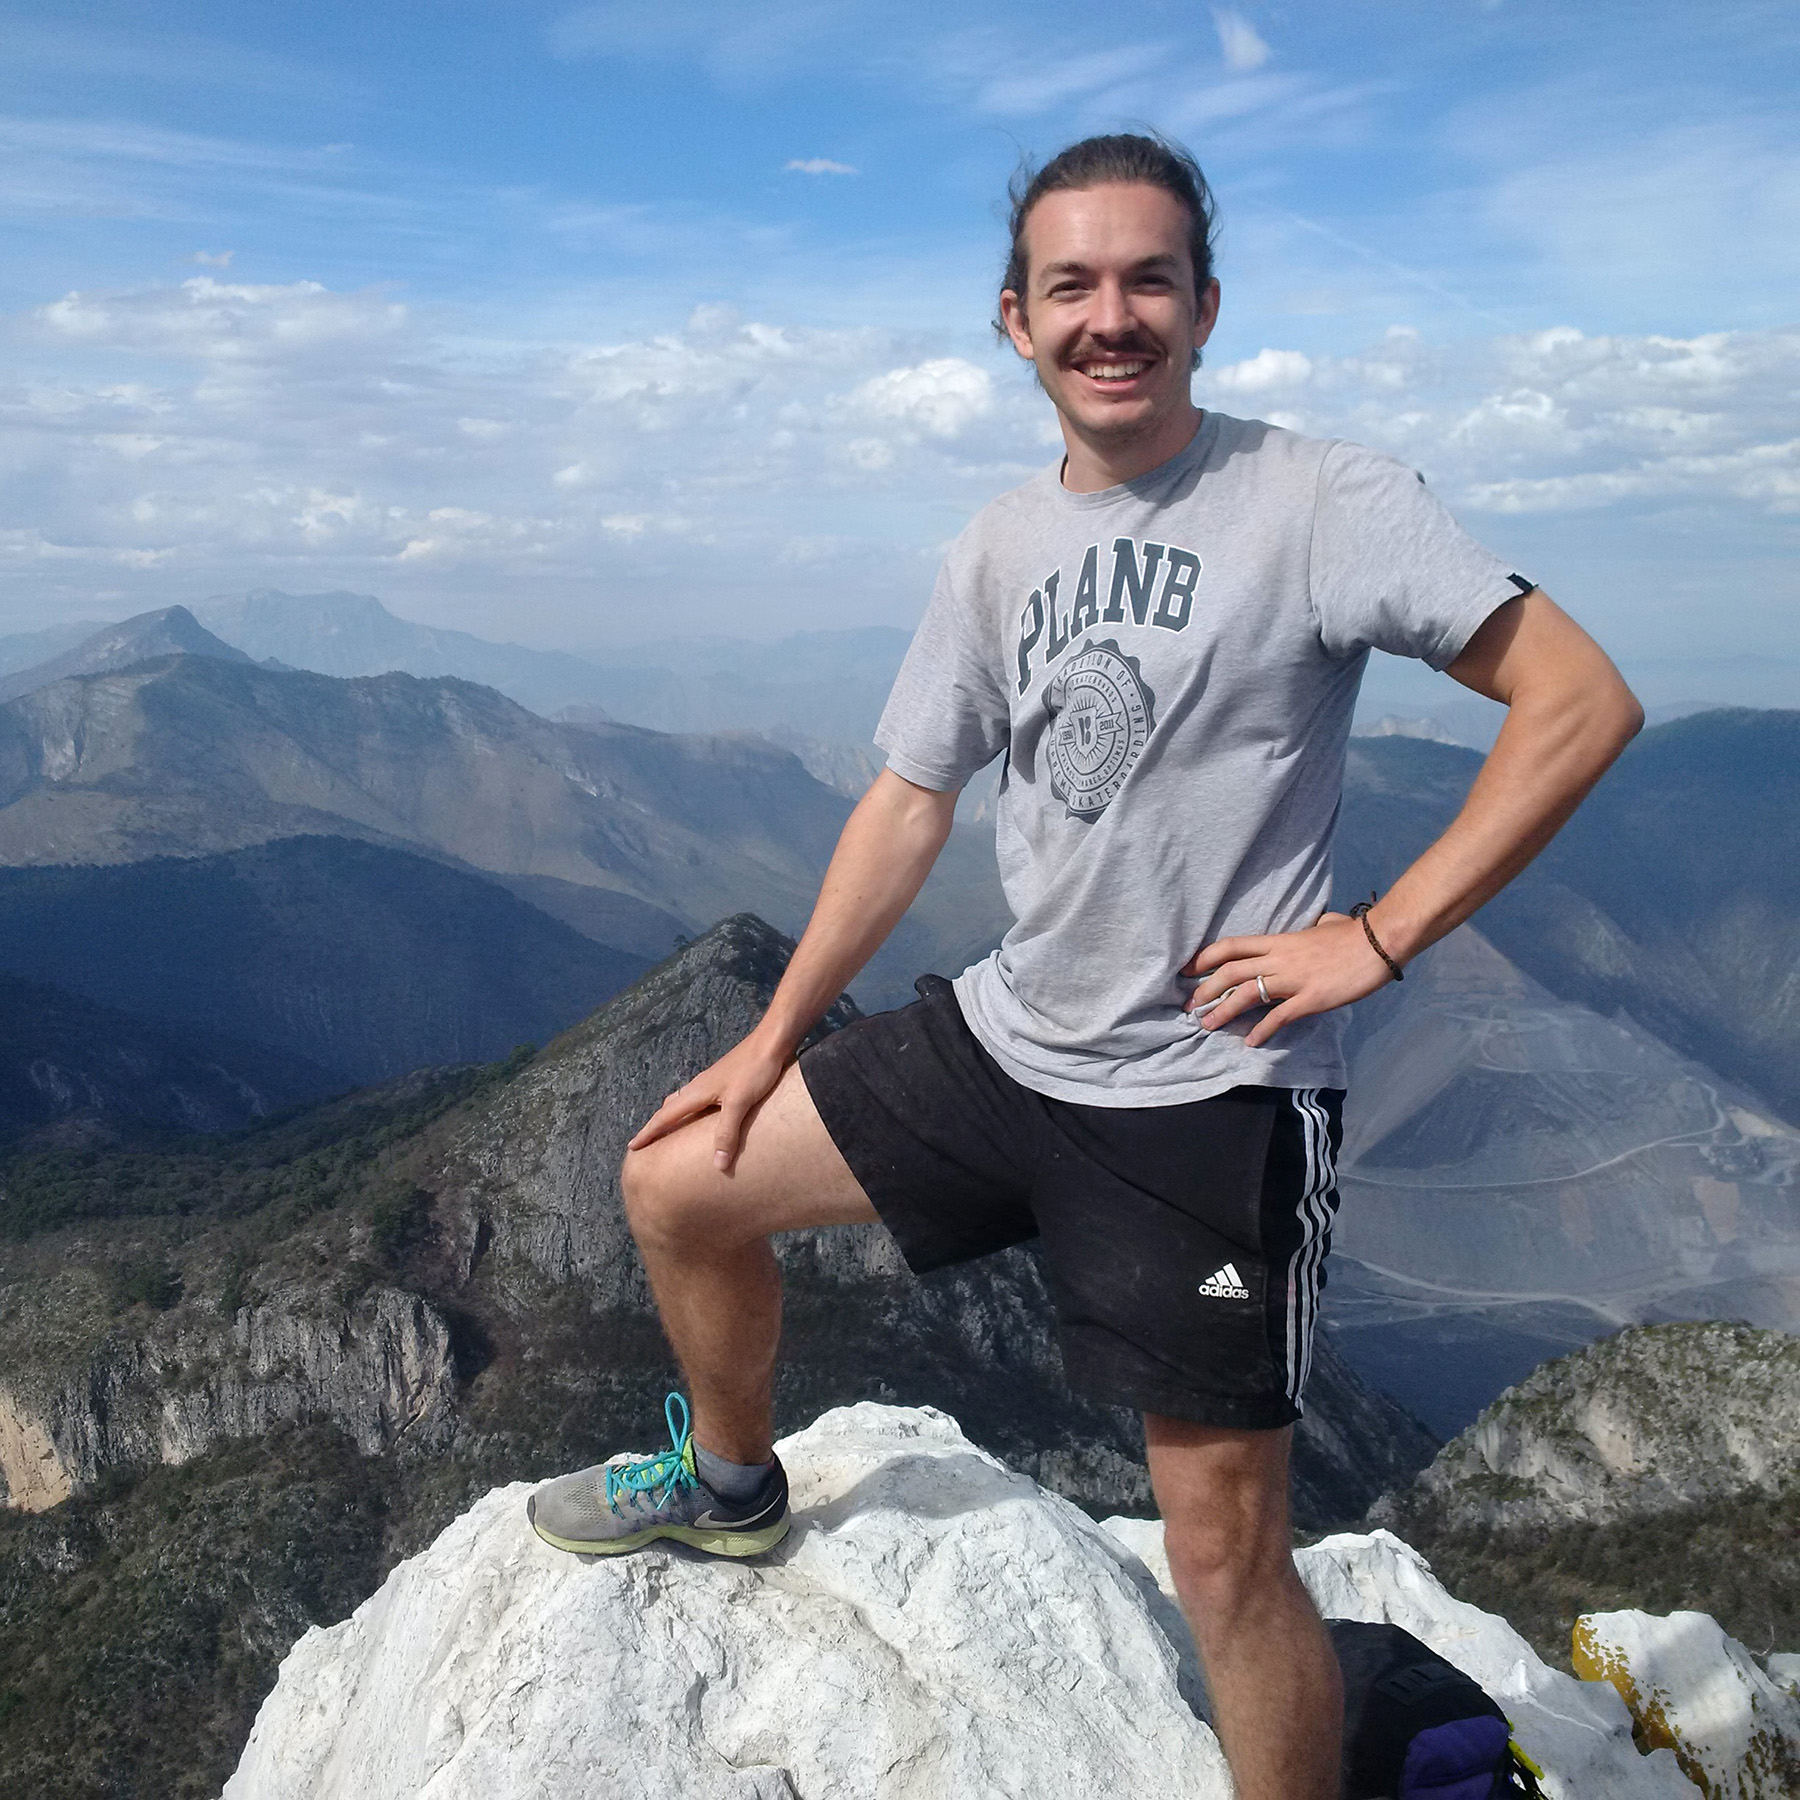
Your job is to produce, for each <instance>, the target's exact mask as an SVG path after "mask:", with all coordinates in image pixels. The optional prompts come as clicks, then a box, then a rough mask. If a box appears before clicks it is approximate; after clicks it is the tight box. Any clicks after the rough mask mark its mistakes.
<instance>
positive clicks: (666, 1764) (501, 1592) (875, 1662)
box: [225, 1405, 1230, 1800]
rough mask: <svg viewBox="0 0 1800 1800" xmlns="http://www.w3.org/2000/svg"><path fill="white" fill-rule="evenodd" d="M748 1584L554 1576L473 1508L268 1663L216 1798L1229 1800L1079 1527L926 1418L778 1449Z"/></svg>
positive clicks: (566, 1562) (697, 1562)
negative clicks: (1150, 1798)
mask: <svg viewBox="0 0 1800 1800" xmlns="http://www.w3.org/2000/svg"><path fill="white" fill-rule="evenodd" d="M781 1455H782V1459H783V1461H784V1462H785V1463H786V1465H787V1467H788V1470H789V1473H790V1478H791V1479H792V1482H793V1488H794V1504H795V1509H796V1513H797V1515H798V1516H797V1518H796V1521H795V1527H794V1530H793V1532H792V1533H791V1534H790V1535H789V1537H788V1539H787V1541H786V1543H784V1544H783V1545H782V1546H781V1547H780V1548H779V1549H778V1550H777V1551H775V1552H774V1553H773V1554H771V1555H770V1556H769V1557H767V1558H766V1559H763V1560H762V1561H760V1562H759V1563H757V1564H756V1565H754V1566H745V1565H740V1564H731V1563H722V1562H716V1561H711V1560H708V1559H706V1558H702V1557H697V1556H694V1555H692V1554H690V1553H688V1552H686V1551H681V1550H674V1549H669V1548H666V1547H659V1548H656V1549H653V1550H650V1551H648V1552H645V1553H643V1554H640V1555H636V1556H629V1557H622V1558H619V1559H617V1560H611V1559H604V1558H602V1559H595V1560H593V1561H591V1562H583V1561H579V1560H577V1559H576V1558H574V1557H571V1556H565V1555H563V1554H561V1553H560V1552H558V1551H555V1550H552V1549H550V1548H549V1547H548V1546H547V1545H545V1544H542V1543H540V1542H539V1541H538V1539H537V1538H536V1537H535V1536H533V1534H532V1533H531V1531H530V1528H529V1527H528V1526H527V1525H526V1523H525V1513H524V1504H525V1496H526V1493H527V1492H528V1491H529V1490H528V1489H527V1488H525V1487H524V1486H516V1487H510V1488H502V1489H499V1490H497V1491H496V1492H494V1493H492V1494H489V1495H488V1496H487V1497H486V1498H485V1499H483V1500H482V1501H480V1502H479V1503H478V1504H477V1505H476V1506H475V1507H474V1508H473V1509H472V1510H471V1511H469V1512H468V1513H467V1514H465V1515H464V1516H463V1517H462V1518H461V1519H459V1520H457V1521H456V1523H455V1524H453V1525H452V1526H451V1527H450V1528H449V1529H448V1530H447V1531H445V1532H444V1534H443V1535H442V1536H441V1537H440V1538H439V1539H438V1540H437V1542H436V1543H435V1544H433V1545H432V1546H431V1548H430V1549H429V1550H427V1551H426V1552H424V1554H422V1555H420V1556H417V1557H414V1558H413V1559H412V1560H411V1561H410V1562H407V1563H403V1564H402V1565H401V1566H400V1567H399V1568H397V1569H396V1570H395V1571H394V1572H393V1574H392V1575H391V1576H390V1577H389V1578H388V1580H387V1582H386V1583H385V1584H384V1585H383V1587H382V1588H381V1589H380V1590H379V1592H377V1593H376V1594H375V1595H374V1596H373V1597H372V1598H371V1599H370V1600H368V1601H367V1602H366V1603H365V1604H364V1605H363V1606H361V1607H360V1608H358V1610H357V1612H356V1613H355V1615H354V1616H353V1617H352V1618H350V1619H349V1620H347V1621H346V1622H345V1623H343V1624H341V1625H337V1626H334V1627H332V1628H331V1629H330V1630H321V1631H312V1632H309V1633H308V1634H307V1635H306V1637H304V1638H303V1639H301V1641H300V1643H299V1644H298V1645H297V1646H296V1647H295V1648H294V1650H293V1651H292V1652H291V1653H290V1654H289V1656H288V1657H287V1660H286V1661H285V1662H284V1663H283V1664H282V1667H281V1674H280V1678H279V1680H278V1681H277V1683H276V1686H275V1689H274V1691H273V1693H272V1694H271V1695H270V1696H269V1698H268V1700H267V1701H266V1702H265V1703H264V1705H263V1708H262V1711H261V1713H260V1714H259V1715H258V1717H257V1721H256V1726H255V1729H254V1731H253V1732H252V1733H251V1737H250V1742H249V1745H248V1747H247V1748H246V1749H245V1751H244V1755H243V1759H242V1761H241V1762H240V1764H239V1766H238V1769H237V1772H236V1774H235V1775H234V1776H233V1777H232V1779H231V1780H230V1781H229V1782H228V1783H227V1784H226V1788H225V1794H226V1796H227V1797H228V1800H290V1797H291V1800H301V1797H302V1796H304V1797H305V1800H401V1797H402V1796H405V1797H406V1800H414V1797H415V1796H419V1797H423V1796H429V1797H430V1800H512V1797H514V1796H517V1797H519V1800H523V1797H524V1796H527V1795H530V1796H549V1795H559V1796H561V1795H567V1796H578V1795H581V1796H585V1795H594V1796H599V1795H605V1796H608V1797H611V1796H615V1795H617V1796H627V1795H630V1796H637V1795H640V1794H641V1795H645V1796H650V1795H657V1796H661V1795H667V1794H679V1795H681V1796H682V1800H714V1797H716V1800H785V1797H790V1796H803V1797H804V1800H860V1797H862V1796H871V1797H876V1796H878V1797H880V1800H890V1797H891V1800H914V1797H918V1800H925V1797H926V1796H930V1797H932V1800H938V1797H942V1800H949V1797H950V1796H958V1797H963V1796H968V1797H973V1796H984V1797H985V1796H997V1795H1018V1796H1021V1797H1025V1796H1030V1797H1032V1800H1041V1796H1043V1795H1046V1794H1057V1793H1085V1792H1088V1791H1096V1790H1099V1789H1102V1788H1104V1789H1105V1790H1106V1791H1113V1792H1157V1793H1175V1794H1181V1795H1183V1796H1184V1797H1191V1800H1226V1796H1227V1795H1228V1794H1229V1792H1230V1787H1229V1781H1228V1778H1227V1775H1226V1772H1225V1764H1224V1759H1223V1757H1222V1756H1221V1754H1220V1751H1219V1748H1218V1744H1217V1741H1216V1740H1215V1739H1214V1737H1213V1735H1212V1733H1211V1732H1210V1731H1209V1730H1208V1729H1207V1727H1206V1726H1205V1725H1204V1724H1202V1723H1201V1722H1200V1721H1199V1720H1198V1719H1196V1718H1195V1717H1194V1715H1193V1713H1192V1712H1191V1711H1190V1710H1189V1708H1188V1707H1187V1705H1186V1704H1184V1702H1183V1700H1182V1698H1181V1695H1180V1692H1179V1691H1178V1687H1177V1682H1176V1678H1175V1669H1176V1662H1177V1655H1176V1651H1175V1649H1174V1647H1173V1646H1172V1645H1171V1644H1170V1642H1169V1640H1168V1638H1167V1637H1166V1636H1165V1635H1164V1633H1163V1632H1162V1631H1161V1630H1160V1629H1159V1628H1158V1626H1157V1625H1156V1624H1155V1622H1154V1621H1153V1619H1152V1617H1151V1614H1150V1611H1149V1609H1148V1607H1147V1606H1146V1604H1145V1601H1144V1598H1143V1596H1142V1594H1141V1593H1140V1591H1139V1588H1138V1585H1137V1584H1136V1582H1135V1581H1134V1580H1133V1578H1132V1573H1131V1572H1130V1571H1129V1570H1128V1568H1127V1567H1126V1566H1125V1565H1124V1561H1123V1559H1122V1558H1120V1557H1118V1556H1116V1555H1114V1554H1110V1553H1109V1550H1108V1546H1107V1543H1106V1541H1105V1540H1104V1539H1103V1538H1102V1537H1101V1536H1100V1534H1099V1533H1098V1532H1097V1530H1096V1529H1095V1528H1094V1526H1093V1525H1092V1524H1091V1522H1090V1521H1089V1520H1088V1519H1087V1518H1086V1517H1085V1516H1084V1515H1083V1514H1082V1513H1080V1512H1079V1511H1077V1509H1076V1508H1074V1507H1073V1506H1071V1505H1069V1504H1068V1503H1067V1502H1066V1501H1063V1500H1060V1499H1058V1498H1056V1497H1055V1496H1054V1495H1051V1494H1048V1493H1046V1492H1044V1490H1042V1489H1041V1488H1039V1487H1038V1486H1037V1485H1036V1484H1035V1483H1034V1482H1032V1481H1030V1480H1028V1479H1027V1478H1026V1477H1024V1476H1022V1475H1018V1474H1015V1473H1013V1472H1012V1471H1010V1470H1008V1469H1006V1468H1005V1467H1003V1466H1002V1465H1001V1464H1000V1463H998V1462H996V1461H995V1460H994V1459H993V1458H992V1457H990V1456H987V1455H985V1454H984V1453H983V1452H981V1451H979V1450H977V1449H976V1448H975V1447H974V1446H973V1445H971V1444H970V1443H969V1442H968V1441H967V1440H966V1439H965V1438H964V1437H963V1435H962V1433H961V1432H960V1430H959V1429H958V1428H957V1426H956V1424H955V1422H954V1421H953V1420H951V1419H949V1418H946V1417H944V1416H943V1415H942V1414H939V1413H934V1412H930V1411H911V1410H905V1409H901V1408H894V1407H883V1406H874V1405H862V1406H854V1407H847V1408H843V1409H841V1410H839V1411H836V1412H831V1413H827V1414H825V1415H824V1416H823V1417H822V1418H821V1419H819V1420H818V1421H817V1423H816V1424H814V1425H813V1426H812V1427H811V1428H809V1429H808V1430H806V1431H803V1432H801V1433H799V1434H797V1435H796V1436H794V1437H792V1438H789V1439H787V1440H786V1441H785V1442H784V1443H783V1444H782V1445H781Z"/></svg>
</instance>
